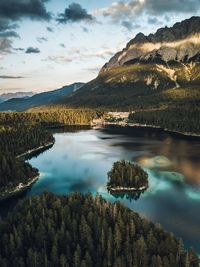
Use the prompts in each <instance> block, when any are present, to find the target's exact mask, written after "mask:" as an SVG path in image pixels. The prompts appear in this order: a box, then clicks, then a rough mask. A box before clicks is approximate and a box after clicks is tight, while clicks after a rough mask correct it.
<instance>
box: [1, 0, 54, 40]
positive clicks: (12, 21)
mask: <svg viewBox="0 0 200 267" xmlns="http://www.w3.org/2000/svg"><path fill="white" fill-rule="evenodd" d="M45 2H47V0H1V1H0V33H1V36H3V35H4V36H5V37H19V35H18V34H17V33H16V32H15V31H14V29H17V28H18V24H17V22H18V21H20V20H21V19H23V18H30V19H33V20H45V21H48V20H50V19H51V14H50V13H49V12H47V10H46V7H45ZM11 30H12V31H11Z"/></svg>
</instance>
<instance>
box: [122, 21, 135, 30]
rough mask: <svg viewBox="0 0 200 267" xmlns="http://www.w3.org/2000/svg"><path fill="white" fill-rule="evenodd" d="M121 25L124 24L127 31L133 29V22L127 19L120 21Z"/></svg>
mask: <svg viewBox="0 0 200 267" xmlns="http://www.w3.org/2000/svg"><path fill="white" fill-rule="evenodd" d="M122 26H124V27H125V28H126V29H127V30H129V31H131V30H132V29H133V24H132V23H131V22H130V21H128V20H124V21H122Z"/></svg>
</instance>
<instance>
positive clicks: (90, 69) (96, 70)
mask: <svg viewBox="0 0 200 267" xmlns="http://www.w3.org/2000/svg"><path fill="white" fill-rule="evenodd" d="M101 67H102V65H99V66H94V67H90V68H87V69H86V70H87V71H90V72H92V73H95V74H96V73H98V72H99V71H100V69H101Z"/></svg>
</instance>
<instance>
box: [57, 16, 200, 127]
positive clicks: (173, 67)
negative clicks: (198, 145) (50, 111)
mask: <svg viewBox="0 0 200 267" xmlns="http://www.w3.org/2000/svg"><path fill="white" fill-rule="evenodd" d="M61 103H62V104H66V105H67V106H69V107H90V108H96V107H100V108H109V109H115V110H116V109H118V110H122V109H123V110H135V111H136V113H137V114H142V115H141V116H140V117H138V118H139V119H138V120H140V121H143V122H145V123H151V124H157V125H159V126H160V125H161V126H163V127H167V128H171V129H176V130H181V131H187V132H189V131H192V132H194V131H195V132H200V125H199V123H198V120H200V115H199V114H200V108H199V107H200V17H192V18H190V19H187V20H184V21H182V22H180V23H176V24H175V25H174V26H173V27H171V28H168V27H165V28H161V29H159V30H158V31H157V32H156V33H155V34H150V35H148V36H145V35H143V34H141V33H140V34H138V35H136V37H135V38H134V39H133V40H131V41H130V42H129V43H128V44H127V46H126V48H124V49H123V50H122V51H120V52H119V53H117V54H116V55H115V56H114V57H112V58H111V59H110V60H109V62H108V63H106V64H105V65H104V66H103V68H102V69H101V71H100V73H99V75H98V77H97V78H96V79H94V80H92V81H91V82H89V83H87V84H85V85H84V86H83V90H80V91H78V92H75V93H73V94H71V95H70V96H69V97H67V98H66V99H64V100H61ZM138 116H139V115H138ZM135 118H136V116H135ZM164 118H165V119H164ZM198 125H199V126H198Z"/></svg>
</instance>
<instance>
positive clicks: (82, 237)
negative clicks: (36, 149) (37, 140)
mask: <svg viewBox="0 0 200 267" xmlns="http://www.w3.org/2000/svg"><path fill="white" fill-rule="evenodd" d="M0 236H1V239H0V266H1V267H13V266H20V267H25V266H28V267H41V266H46V267H47V266H48V267H51V266H52V267H55V266H56V267H59V266H61V267H93V266H95V267H107V266H113V267H122V266H123V267H125V266H127V267H129V266H130V267H140V266H141V267H161V266H162V267H172V266H173V267H198V266H199V260H198V257H197V255H196V254H195V252H194V251H193V250H192V249H190V250H189V251H186V250H185V249H184V246H183V243H182V241H181V240H178V239H176V238H175V237H174V236H173V234H172V233H168V232H166V231H164V230H163V229H162V227H161V226H159V225H154V224H153V223H150V222H148V221H147V220H146V219H142V218H141V217H140V216H139V215H138V214H137V213H134V212H132V211H131V210H129V209H128V208H125V207H124V206H122V205H121V204H120V203H119V202H116V203H109V202H107V201H105V200H104V199H102V197H100V196H99V195H98V194H97V195H96V197H95V198H93V196H92V195H91V194H90V193H88V194H86V195H82V194H80V193H73V194H70V195H69V196H55V195H53V194H51V193H46V194H43V195H41V196H35V197H33V198H30V199H26V200H24V201H22V202H21V203H20V204H19V205H18V206H17V208H16V209H15V210H14V211H13V212H12V213H11V214H10V215H8V217H7V218H5V219H4V220H0Z"/></svg>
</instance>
